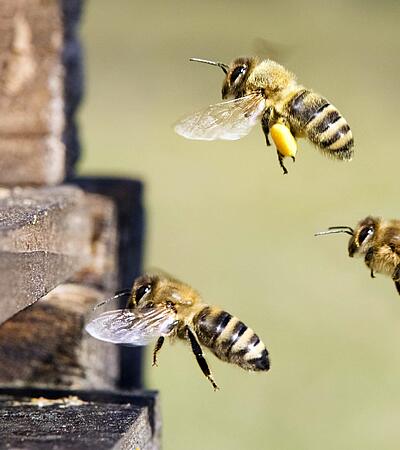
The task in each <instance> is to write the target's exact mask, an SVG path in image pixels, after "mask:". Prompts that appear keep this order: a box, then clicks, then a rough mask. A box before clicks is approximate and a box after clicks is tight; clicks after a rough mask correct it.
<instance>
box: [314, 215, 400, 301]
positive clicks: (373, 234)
mask: <svg viewBox="0 0 400 450" xmlns="http://www.w3.org/2000/svg"><path fill="white" fill-rule="evenodd" d="M333 233H346V234H349V235H350V236H351V238H350V240H349V244H348V251H349V256H350V257H353V256H362V257H364V261H365V264H366V265H367V267H368V268H369V269H370V271H371V277H372V278H375V275H374V273H375V272H377V273H383V274H385V275H389V276H390V277H391V278H392V280H393V281H394V284H395V286H396V289H397V292H398V293H399V294H400V220H384V219H382V218H381V217H372V216H368V217H366V218H365V219H363V220H361V221H360V222H359V223H358V224H357V226H356V228H355V229H354V230H353V228H351V227H348V226H335V227H329V228H328V230H327V231H322V232H320V233H317V234H316V236H321V235H325V234H333Z"/></svg>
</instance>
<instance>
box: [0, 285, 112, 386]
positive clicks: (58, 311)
mask: <svg viewBox="0 0 400 450" xmlns="http://www.w3.org/2000/svg"><path fill="white" fill-rule="evenodd" d="M106 296H107V295H106V294H105V293H104V292H102V291H98V290H96V289H93V288H89V287H86V286H82V285H77V284H62V285H59V286H57V287H56V288H55V289H54V290H52V291H51V292H50V293H49V294H47V295H46V296H45V297H43V298H42V299H40V300H39V301H38V302H36V303H35V304H34V305H32V306H31V307H30V308H27V309H25V310H24V311H21V312H20V313H18V314H16V315H15V316H14V317H13V318H11V319H10V320H7V321H6V322H5V323H4V324H3V325H2V326H1V327H0V385H1V386H3V387H4V386H14V387H15V386H35V387H37V386H46V387H50V386H51V387H57V388H71V387H73V388H75V389H86V388H96V389H99V388H109V387H110V388H113V387H115V385H116V383H117V380H118V379H119V376H120V367H119V364H120V358H119V349H118V347H117V346H115V345H110V344H106V343H104V342H100V341H98V340H96V339H93V338H91V337H90V336H89V335H88V334H87V333H86V332H85V331H84V323H85V317H86V316H87V314H88V313H90V312H91V311H92V309H93V307H94V306H95V305H96V304H97V303H99V302H100V301H101V300H103V299H104V298H105V297H106Z"/></svg>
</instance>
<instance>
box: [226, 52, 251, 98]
mask: <svg viewBox="0 0 400 450" xmlns="http://www.w3.org/2000/svg"><path fill="white" fill-rule="evenodd" d="M255 64H256V60H255V58H248V57H242V58H237V59H235V60H234V61H233V62H232V63H231V65H230V66H229V69H228V71H227V74H226V77H225V80H224V83H223V85H222V98H223V99H227V98H239V97H242V96H243V95H244V92H245V85H246V80H247V78H248V76H249V73H250V72H251V69H252V68H253V67H254V66H255Z"/></svg>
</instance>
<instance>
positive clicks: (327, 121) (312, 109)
mask: <svg viewBox="0 0 400 450" xmlns="http://www.w3.org/2000/svg"><path fill="white" fill-rule="evenodd" d="M191 61H197V62H201V63H205V64H211V65H213V66H217V67H220V68H221V69H222V70H223V72H224V73H225V80H224V82H223V85H222V98H223V99H232V100H228V101H225V102H222V103H218V104H216V105H211V106H209V107H208V108H205V109H203V110H201V111H198V112H196V113H194V114H192V115H190V116H188V117H186V118H184V119H183V120H182V121H180V122H178V123H177V124H176V126H175V131H176V133H178V134H179V135H181V136H184V137H185V138H187V139H197V140H210V141H212V140H217V139H224V140H236V139H240V138H242V137H243V136H246V135H247V134H248V133H249V132H250V130H251V129H252V128H253V127H254V125H256V124H257V123H258V122H260V121H261V126H262V129H263V132H264V134H265V139H266V143H267V145H270V141H269V138H268V135H269V134H271V138H272V140H273V141H274V144H275V147H276V149H277V154H278V160H279V164H280V166H281V167H282V169H283V173H285V174H286V173H287V170H286V168H285V166H284V164H283V159H284V157H286V156H288V157H291V158H292V159H293V161H294V159H295V156H296V152H297V139H298V138H303V137H306V138H308V139H309V140H310V141H311V142H312V143H313V144H315V145H316V146H317V147H318V148H319V149H320V150H321V151H322V153H324V154H325V155H327V156H330V157H332V158H335V159H339V160H346V161H349V160H351V158H352V156H353V150H352V147H353V145H354V141H353V135H352V132H351V130H350V127H349V125H348V124H347V122H346V120H345V119H344V118H343V117H342V116H341V114H340V113H339V111H338V110H337V109H336V108H335V107H334V106H333V105H332V104H331V103H330V102H329V101H328V100H326V99H325V98H323V97H321V96H320V95H319V94H316V93H315V92H313V91H312V90H310V89H307V88H305V87H303V86H301V85H299V84H297V81H296V77H295V75H294V74H292V73H290V72H289V71H288V70H286V69H285V68H284V67H283V66H281V65H280V64H278V63H276V62H274V61H272V60H269V59H267V60H264V61H261V60H260V59H259V58H258V57H242V58H237V59H235V60H234V61H233V62H232V63H231V64H230V65H229V66H228V65H226V64H223V63H221V62H214V61H207V60H203V59H198V58H191Z"/></svg>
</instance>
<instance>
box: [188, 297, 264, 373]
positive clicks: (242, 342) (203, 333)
mask: <svg viewBox="0 0 400 450" xmlns="http://www.w3.org/2000/svg"><path fill="white" fill-rule="evenodd" d="M193 322H194V324H195V331H196V334H197V337H198V339H199V341H200V343H201V344H203V345H204V346H206V347H208V348H209V349H210V350H211V351H212V352H213V353H214V354H215V355H216V356H217V357H218V358H219V359H221V360H222V361H227V362H230V363H233V364H237V365H238V366H240V367H242V368H243V369H246V370H252V371H260V370H268V369H269V366H270V364H269V359H268V352H267V349H266V348H265V345H264V344H263V343H262V341H261V340H260V338H259V337H258V336H257V335H256V334H255V333H254V331H253V330H252V329H251V328H249V327H248V326H246V325H245V324H244V323H243V322H241V321H240V320H239V319H238V318H237V317H234V316H232V315H231V314H229V313H228V312H226V311H222V310H220V309H217V308H211V307H209V306H207V307H204V308H203V309H202V310H201V311H200V312H199V313H198V314H197V315H196V316H195V318H194V321H193Z"/></svg>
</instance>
